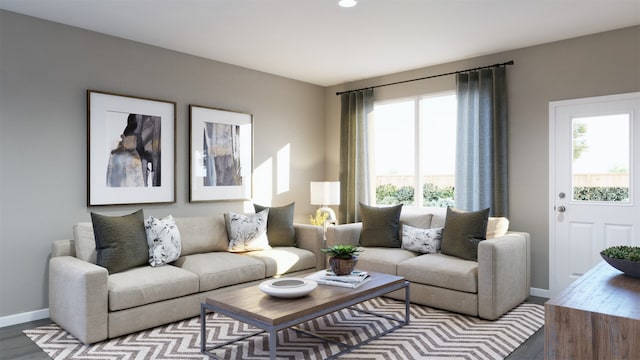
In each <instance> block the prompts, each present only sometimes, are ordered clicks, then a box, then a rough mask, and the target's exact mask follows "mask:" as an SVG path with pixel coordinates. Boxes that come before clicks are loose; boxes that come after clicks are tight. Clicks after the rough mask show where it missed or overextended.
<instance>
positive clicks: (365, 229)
mask: <svg viewBox="0 0 640 360" xmlns="http://www.w3.org/2000/svg"><path fill="white" fill-rule="evenodd" d="M401 211H402V204H400V205H395V206H385V207H376V206H368V205H364V204H360V216H361V217H362V231H361V232H360V246H366V247H394V248H399V247H400V246H401V245H402V241H401V240H400V236H399V226H400V212H401Z"/></svg>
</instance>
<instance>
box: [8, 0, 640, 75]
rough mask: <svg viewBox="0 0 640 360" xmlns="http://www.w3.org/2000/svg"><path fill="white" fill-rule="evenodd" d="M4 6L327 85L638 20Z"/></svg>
mask: <svg viewBox="0 0 640 360" xmlns="http://www.w3.org/2000/svg"><path fill="white" fill-rule="evenodd" d="M0 8H2V9H5V10H9V11H14V12H18V13H22V14H26V15H31V16H35V17H38V18H43V19H47V20H52V21H55V22H60V23H64V24H68V25H72V26H76V27H80V28H84V29H89V30H94V31H97V32H101V33H105V34H109V35H113V36H117V37H121V38H125V39H130V40H135V41H139V42H143V43H147V44H151V45H156V46H159V47H163V48H167V49H173V50H176V51H180V52H184V53H188V54H192V55H197V56H201V57H205V58H210V59H214V60H218V61H222V62H226V63H231V64H235V65H239V66H242V67H246V68H250V69H255V70H259V71H263V72H267V73H272V74H276V75H281V76H285V77H288V78H292V79H297V80H301V81H305V82H309V83H313V84H318V85H323V86H329V85H335V84H339V83H343V82H347V81H353V80H359V79H364V78H369V77H373V76H378V75H384V74H389V73H394V72H399V71H404V70H410V69H415V68H421V67H425V66H431V65H436V64H442V63H446V62H451V61H456V60H461V59H465V58H470V57H474V56H480V55H486V54H491V53H495V52H500V51H505V50H511V49H516V48H522V47H527V46H532V45H537V44H542V43H547V42H552V41H556V40H562V39H568V38H572V37H577V36H582V35H587V34H593V33H598V32H603V31H607V30H613V29H619V28H623V27H628V26H633V25H638V24H640V0H359V3H358V5H357V6H356V7H354V8H348V9H345V8H340V7H339V6H338V5H337V0H0Z"/></svg>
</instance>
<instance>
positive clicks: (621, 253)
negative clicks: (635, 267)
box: [600, 245, 640, 262]
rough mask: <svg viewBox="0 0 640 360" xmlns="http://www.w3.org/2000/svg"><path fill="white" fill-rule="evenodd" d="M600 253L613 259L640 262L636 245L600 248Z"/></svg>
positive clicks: (639, 252) (639, 250) (639, 253)
mask: <svg viewBox="0 0 640 360" xmlns="http://www.w3.org/2000/svg"><path fill="white" fill-rule="evenodd" d="M600 254H601V255H604V256H608V257H610V258H614V259H622V260H628V261H634V262H640V247H638V246H624V245H621V246H612V247H609V248H606V249H604V250H602V251H601V252H600Z"/></svg>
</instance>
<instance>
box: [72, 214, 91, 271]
mask: <svg viewBox="0 0 640 360" xmlns="http://www.w3.org/2000/svg"><path fill="white" fill-rule="evenodd" d="M73 240H74V241H73V245H74V247H75V249H76V257H77V258H78V259H80V260H84V261H86V262H90V263H92V264H95V263H96V256H97V252H96V238H95V237H94V235H93V224H92V223H90V222H79V223H77V224H75V225H73Z"/></svg>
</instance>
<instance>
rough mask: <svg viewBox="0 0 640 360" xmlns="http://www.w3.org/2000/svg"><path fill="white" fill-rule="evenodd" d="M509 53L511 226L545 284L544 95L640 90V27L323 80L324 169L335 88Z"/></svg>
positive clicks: (480, 62) (433, 85)
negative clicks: (527, 239)
mask: <svg viewBox="0 0 640 360" xmlns="http://www.w3.org/2000/svg"><path fill="white" fill-rule="evenodd" d="M509 60H514V61H515V65H514V66H510V67H508V70H507V78H508V80H507V81H508V84H507V85H508V90H509V99H508V101H509V110H508V111H509V166H510V168H509V171H510V173H509V191H510V220H511V226H510V227H511V228H512V229H515V230H520V231H526V232H529V233H531V236H532V247H531V250H532V263H533V264H532V272H533V274H532V287H534V288H539V289H549V248H548V242H549V221H548V218H549V212H548V211H549V204H548V199H549V194H548V192H549V102H550V101H555V100H565V99H573V98H583V97H591V96H599V95H610V94H617V93H626V92H635V91H640V27H632V28H626V29H621V30H617V31H611V32H606V33H601V34H596V35H591V36H585V37H580V38H576V39H570V40H565V41H559V42H555V43H550V44H545V45H540V46H534V47H528V48H523V49H519V50H514V51H508V52H503V53H499V54H493V55H489V56H482V57H478V58H473V59H468V60H464V61H459V62H454V63H449V64H444V65H439V66H433V67H426V68H423V69H418V70H414V71H408V72H404V73H399V74H392V75H387V76H382V77H378V78H373V79H367V80H363V81H358V82H354V83H350V84H344V85H340V86H333V87H330V88H327V89H326V91H325V93H326V98H325V109H326V121H327V129H328V131H327V134H326V152H327V159H326V174H327V177H329V178H330V177H332V176H333V177H336V178H337V176H338V161H339V152H338V148H339V145H338V139H339V121H340V120H339V118H340V101H339V99H340V98H339V97H338V96H336V95H335V93H336V92H337V91H343V90H348V89H356V88H360V87H365V86H372V85H378V84H386V83H390V82H394V81H400V80H406V79H413V78H420V77H424V76H429V75H435V74H441V73H447V72H450V71H456V70H462V69H468V68H473V67H478V66H485V65H491V64H495V63H501V62H505V61H509ZM451 90H455V78H454V77H453V76H448V77H442V78H436V79H431V80H423V81H418V82H413V83H408V84H403V85H396V86H390V87H383V88H379V89H376V90H375V98H376V100H384V99H394V98H400V97H405V96H413V95H421V94H429V93H435V92H441V91H451Z"/></svg>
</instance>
